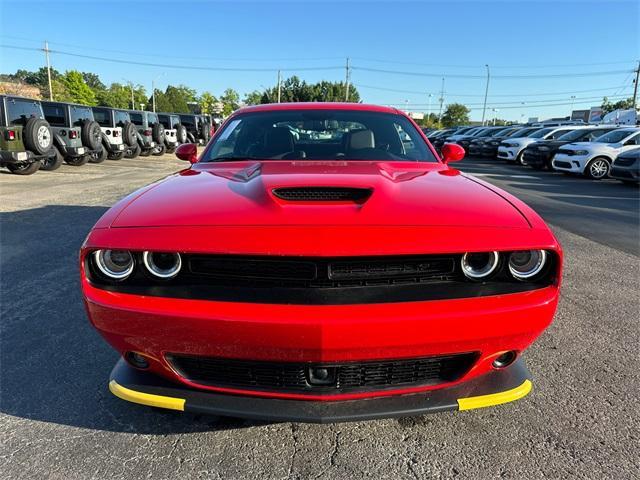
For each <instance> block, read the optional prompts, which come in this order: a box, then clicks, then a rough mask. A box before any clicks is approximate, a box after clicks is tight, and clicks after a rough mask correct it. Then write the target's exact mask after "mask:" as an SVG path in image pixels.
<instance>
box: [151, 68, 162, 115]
mask: <svg viewBox="0 0 640 480" xmlns="http://www.w3.org/2000/svg"><path fill="white" fill-rule="evenodd" d="M164 73H165V72H162V73H161V74H160V75H158V76H157V77H156V78H154V79H153V80H151V98H152V99H153V100H152V101H153V111H154V113H155V111H156V80H157V79H159V78H160V77H162V76H163V75H164Z"/></svg>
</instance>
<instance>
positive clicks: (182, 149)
mask: <svg viewBox="0 0 640 480" xmlns="http://www.w3.org/2000/svg"><path fill="white" fill-rule="evenodd" d="M176 157H178V158H179V159H180V160H186V161H187V162H190V163H192V164H193V163H196V162H197V161H198V147H197V146H196V145H195V143H183V144H182V145H180V146H179V147H178V148H177V149H176Z"/></svg>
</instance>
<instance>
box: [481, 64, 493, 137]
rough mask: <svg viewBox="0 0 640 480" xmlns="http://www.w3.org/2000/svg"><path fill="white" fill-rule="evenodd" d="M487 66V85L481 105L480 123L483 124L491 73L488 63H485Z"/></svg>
mask: <svg viewBox="0 0 640 480" xmlns="http://www.w3.org/2000/svg"><path fill="white" fill-rule="evenodd" d="M485 67H487V86H486V87H485V89H484V106H483V107H482V125H484V115H485V112H486V111H487V97H488V96H489V80H490V79H491V74H490V72H489V65H485Z"/></svg>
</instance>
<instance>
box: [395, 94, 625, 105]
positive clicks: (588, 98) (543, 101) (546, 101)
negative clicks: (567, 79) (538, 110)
mask: <svg viewBox="0 0 640 480" xmlns="http://www.w3.org/2000/svg"><path fill="white" fill-rule="evenodd" d="M626 97H627V95H611V96H610V97H608V98H610V99H622V98H626ZM561 100H562V99H560V98H547V99H545V100H531V101H529V102H503V103H487V108H493V107H500V108H503V107H507V106H514V107H517V108H526V107H528V106H535V105H536V104H545V103H549V102H552V103H553V102H559V101H561ZM574 100H581V101H584V102H593V101H599V100H602V97H576V98H574ZM385 105H394V106H395V105H398V106H402V105H404V104H402V103H392V104H389V103H385ZM411 105H413V106H414V107H424V106H428V105H429V104H428V103H412V104H411ZM464 105H465V106H466V107H475V106H477V107H481V106H483V105H484V102H479V103H464Z"/></svg>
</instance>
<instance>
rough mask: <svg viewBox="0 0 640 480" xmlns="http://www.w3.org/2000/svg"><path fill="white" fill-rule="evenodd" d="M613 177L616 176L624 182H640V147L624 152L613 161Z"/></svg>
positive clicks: (611, 173)
mask: <svg viewBox="0 0 640 480" xmlns="http://www.w3.org/2000/svg"><path fill="white" fill-rule="evenodd" d="M609 176H610V177H611V178H616V179H618V180H621V181H622V182H624V183H639V182H640V147H639V148H634V149H633V150H627V151H626V152H622V153H621V154H620V155H618V157H617V158H616V159H615V160H614V161H613V164H612V165H611V170H610V171H609Z"/></svg>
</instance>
